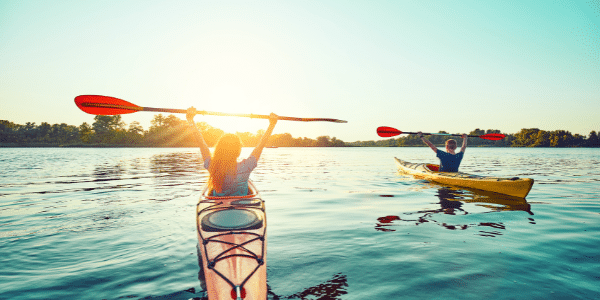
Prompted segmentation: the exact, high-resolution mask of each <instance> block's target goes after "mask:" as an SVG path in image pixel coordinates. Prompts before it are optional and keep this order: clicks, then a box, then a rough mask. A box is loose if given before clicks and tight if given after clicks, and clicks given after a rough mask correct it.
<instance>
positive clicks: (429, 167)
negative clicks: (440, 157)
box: [426, 164, 440, 172]
mask: <svg viewBox="0 0 600 300" xmlns="http://www.w3.org/2000/svg"><path fill="white" fill-rule="evenodd" d="M426 166H427V168H428V169H429V170H431V171H434V172H439V171H440V166H439V165H434V164H427V165H426Z"/></svg>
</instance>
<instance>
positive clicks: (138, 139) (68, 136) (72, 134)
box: [0, 114, 345, 147]
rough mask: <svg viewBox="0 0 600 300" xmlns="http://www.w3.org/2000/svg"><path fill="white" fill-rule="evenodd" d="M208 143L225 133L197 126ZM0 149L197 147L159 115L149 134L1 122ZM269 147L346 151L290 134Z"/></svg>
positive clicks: (108, 122)
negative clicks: (3, 147) (329, 148)
mask: <svg viewBox="0 0 600 300" xmlns="http://www.w3.org/2000/svg"><path fill="white" fill-rule="evenodd" d="M196 126H197V127H198V128H199V129H200V130H201V132H202V134H203V136H204V138H205V140H206V143H207V144H208V145H209V146H210V147H212V146H214V145H215V144H216V142H217V141H218V139H219V138H220V137H221V135H223V134H224V131H223V130H221V129H218V128H214V127H212V126H210V125H208V124H207V123H205V122H199V123H196ZM263 133H264V130H259V131H258V132H257V133H256V134H252V133H250V132H238V133H237V134H238V136H240V138H241V139H242V142H243V143H244V146H247V147H253V146H256V145H257V144H258V142H259V141H260V138H261V137H262V135H263ZM0 146H5V147H6V146H9V147H10V146H13V147H15V146H16V147H44V146H46V147H48V146H49V147H52V146H67V147H196V146H197V144H196V143H195V141H194V139H193V135H192V129H190V128H189V125H188V124H187V121H185V120H181V119H179V118H177V117H176V116H174V115H169V116H163V115H162V114H158V115H156V116H155V117H154V118H153V119H152V121H151V126H150V128H149V129H148V130H144V128H143V127H142V126H141V125H140V124H139V123H138V122H132V123H131V124H129V126H127V125H126V124H125V122H123V121H122V120H121V116H120V115H116V116H96V117H94V122H93V123H92V124H91V125H90V124H88V123H86V122H84V123H83V124H81V125H79V126H73V125H67V124H65V123H62V124H53V125H50V124H48V123H46V122H43V123H42V124H40V125H36V124H35V123H31V122H27V123H26V124H25V125H20V124H15V123H13V122H10V121H6V120H0ZM267 146H273V147H343V146H345V143H344V142H343V141H342V140H338V139H336V138H335V137H333V138H331V137H329V136H320V137H318V138H317V139H316V140H314V139H309V138H306V137H303V138H294V137H292V135H291V134H289V133H283V134H273V135H272V136H271V138H270V139H269V143H268V144H267Z"/></svg>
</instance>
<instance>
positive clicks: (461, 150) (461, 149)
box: [460, 134, 468, 152]
mask: <svg viewBox="0 0 600 300" xmlns="http://www.w3.org/2000/svg"><path fill="white" fill-rule="evenodd" d="M462 138H463V144H462V147H461V148H460V152H465V150H466V149H467V139H468V138H467V135H466V134H463V135H462Z"/></svg>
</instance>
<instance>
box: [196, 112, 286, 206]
mask: <svg viewBox="0 0 600 300" xmlns="http://www.w3.org/2000/svg"><path fill="white" fill-rule="evenodd" d="M196 113H197V111H196V109H195V108H194V107H190V108H189V109H188V110H187V115H186V118H187V120H188V123H189V125H190V127H192V128H193V129H194V136H195V138H196V142H197V143H198V146H199V147H200V154H202V159H203V160H204V167H205V168H206V169H207V170H208V173H209V174H210V176H209V178H208V186H209V188H210V189H212V191H213V192H212V193H213V196H244V195H247V194H248V179H249V178H250V173H251V172H252V170H254V168H256V165H257V162H258V159H259V158H260V155H261V153H262V150H263V148H264V147H265V145H266V144H267V141H268V140H269V136H271V133H273V128H275V124H277V115H276V114H274V113H271V114H270V115H269V117H270V118H269V128H267V131H265V133H264V134H263V136H262V138H261V140H260V142H259V143H258V145H257V146H256V148H254V151H252V153H251V154H250V156H249V157H248V158H247V159H244V160H242V161H241V162H238V161H237V159H238V156H240V153H241V152H242V141H241V139H240V137H238V136H237V135H235V134H230V133H229V134H224V135H223V136H221V138H220V139H219V141H218V142H217V145H216V146H215V151H214V155H212V156H211V154H210V149H209V148H208V145H207V144H206V142H205V141H204V137H202V133H201V132H200V130H198V128H197V127H196V124H195V123H194V116H195V115H196Z"/></svg>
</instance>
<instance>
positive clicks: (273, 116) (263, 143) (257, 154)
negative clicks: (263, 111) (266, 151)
mask: <svg viewBox="0 0 600 300" xmlns="http://www.w3.org/2000/svg"><path fill="white" fill-rule="evenodd" d="M269 117H270V118H269V128H267V131H265V134H263V136H262V138H261V139H260V142H259V143H258V145H257V146H256V148H254V151H252V154H250V155H251V156H254V157H256V160H258V159H259V158H260V155H261V154H262V150H263V148H265V146H266V145H267V141H269V137H270V136H271V133H273V128H275V124H277V115H276V114H274V113H271V114H270V115H269Z"/></svg>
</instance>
